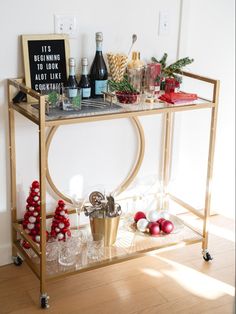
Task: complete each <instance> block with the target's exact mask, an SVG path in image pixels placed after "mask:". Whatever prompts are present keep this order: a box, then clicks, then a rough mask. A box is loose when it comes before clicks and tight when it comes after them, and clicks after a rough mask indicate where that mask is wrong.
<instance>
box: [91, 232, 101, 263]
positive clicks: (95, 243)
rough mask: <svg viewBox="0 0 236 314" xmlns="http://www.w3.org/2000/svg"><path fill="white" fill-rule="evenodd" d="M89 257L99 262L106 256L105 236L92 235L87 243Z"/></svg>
mask: <svg viewBox="0 0 236 314" xmlns="http://www.w3.org/2000/svg"><path fill="white" fill-rule="evenodd" d="M87 250H88V251H87V256H88V258H89V259H90V260H94V261H99V260H100V259H101V258H102V257H103V255H104V235H103V234H98V233H96V234H93V235H90V236H89V238H88V242H87Z"/></svg>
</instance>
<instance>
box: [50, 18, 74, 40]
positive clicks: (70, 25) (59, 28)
mask: <svg viewBox="0 0 236 314" xmlns="http://www.w3.org/2000/svg"><path fill="white" fill-rule="evenodd" d="M54 32H55V33H56V34H67V35H69V38H77V36H78V26H77V18H76V16H74V15H64V14H55V15H54Z"/></svg>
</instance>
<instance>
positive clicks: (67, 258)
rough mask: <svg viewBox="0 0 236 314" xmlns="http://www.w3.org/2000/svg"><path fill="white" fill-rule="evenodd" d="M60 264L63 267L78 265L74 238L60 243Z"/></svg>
mask: <svg viewBox="0 0 236 314" xmlns="http://www.w3.org/2000/svg"><path fill="white" fill-rule="evenodd" d="M58 262H59V264H60V265H62V266H72V265H74V264H75V263H76V244H75V241H74V239H73V238H71V237H70V238H67V239H66V241H61V242H60V249H59V258H58Z"/></svg>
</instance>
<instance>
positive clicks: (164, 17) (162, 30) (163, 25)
mask: <svg viewBox="0 0 236 314" xmlns="http://www.w3.org/2000/svg"><path fill="white" fill-rule="evenodd" d="M169 31H170V25H169V12H168V11H160V13H159V35H160V36H162V35H168V34H169Z"/></svg>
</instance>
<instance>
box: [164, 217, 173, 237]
mask: <svg viewBox="0 0 236 314" xmlns="http://www.w3.org/2000/svg"><path fill="white" fill-rule="evenodd" d="M173 230H174V224H173V223H172V222H171V221H170V220H165V221H162V223H161V231H163V232H164V233H167V234H168V233H171V232H172V231H173Z"/></svg>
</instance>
